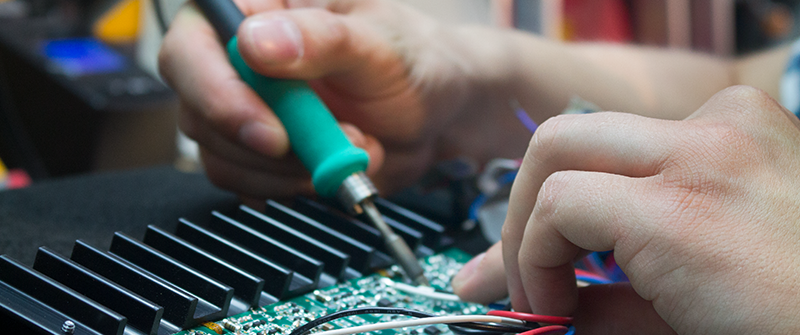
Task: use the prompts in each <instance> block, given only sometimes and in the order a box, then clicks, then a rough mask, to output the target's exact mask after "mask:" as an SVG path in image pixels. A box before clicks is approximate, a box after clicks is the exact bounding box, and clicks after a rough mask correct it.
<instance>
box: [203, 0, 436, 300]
mask: <svg viewBox="0 0 800 335" xmlns="http://www.w3.org/2000/svg"><path fill="white" fill-rule="evenodd" d="M196 3H197V6H198V7H199V8H200V10H201V11H202V12H203V14H204V15H205V16H206V18H207V19H208V20H209V21H210V22H211V24H212V26H214V29H215V30H216V32H217V34H218V35H219V37H220V39H221V40H222V41H223V42H224V41H227V51H228V55H229V58H230V61H231V64H232V65H233V67H234V68H235V69H236V71H237V72H238V73H239V76H240V77H241V78H242V80H243V81H244V82H246V83H247V84H248V85H250V87H251V88H253V90H255V92H256V93H257V94H258V95H259V96H261V98H262V99H263V100H264V102H266V104H267V105H268V106H269V107H270V108H271V109H272V110H273V111H274V112H275V114H276V115H277V116H278V118H279V119H280V120H281V122H282V123H283V126H284V127H285V128H286V132H287V133H288V135H289V142H290V143H291V146H292V150H293V151H294V152H295V154H297V156H298V157H299V158H300V161H302V162H303V165H305V167H306V168H307V169H308V170H309V171H310V172H311V180H312V183H313V184H314V189H315V190H316V191H317V193H318V194H319V195H320V196H323V197H327V198H336V199H338V200H339V201H340V202H341V204H342V205H343V206H344V207H345V208H347V209H348V210H350V211H351V212H353V213H358V214H360V213H363V214H364V215H365V216H366V218H367V219H368V220H369V221H370V222H371V223H372V224H373V225H374V226H375V227H376V228H377V229H378V230H379V231H380V232H381V235H382V237H383V239H384V243H385V244H386V246H387V249H388V250H389V252H390V253H392V256H394V258H395V259H396V260H397V262H398V263H399V264H400V266H401V267H402V268H403V270H404V271H405V273H406V275H408V277H409V278H411V279H412V280H413V281H414V282H415V283H416V284H418V285H428V280H427V279H426V278H425V274H424V273H423V269H422V266H420V264H419V262H418V261H417V258H416V256H414V253H413V252H412V251H411V248H409V247H408V245H407V244H406V242H405V241H404V240H403V239H402V238H400V236H398V235H397V234H395V233H394V231H392V229H391V227H389V225H387V224H386V222H385V221H384V220H383V217H382V216H381V213H380V212H379V211H378V209H377V208H376V207H375V204H374V203H373V199H374V198H375V197H376V196H377V195H378V191H377V189H376V188H375V186H374V185H373V184H372V181H370V180H369V178H368V177H367V175H366V174H365V173H364V171H366V168H367V165H368V163H369V156H368V155H367V152H366V151H364V150H363V149H361V148H358V147H356V146H354V145H353V144H352V143H351V142H350V141H349V140H348V139H347V137H346V136H345V135H344V132H342V130H341V128H339V125H338V123H337V122H336V119H335V118H334V117H333V115H332V114H331V113H330V111H329V110H328V108H327V107H326V106H325V104H324V103H323V102H322V100H321V99H320V98H319V96H318V95H317V94H316V93H315V92H314V91H313V90H312V89H311V87H310V86H308V84H307V83H306V82H304V81H301V80H288V79H275V78H267V77H265V76H262V75H260V74H258V73H255V72H254V71H253V70H252V69H250V67H248V66H247V64H245V62H244V60H243V59H242V57H241V55H240V54H239V48H238V47H237V38H236V31H237V30H238V29H239V25H240V24H241V23H242V21H244V19H245V16H244V14H242V12H241V11H240V10H239V8H238V7H237V6H236V4H234V3H233V1H231V0H196Z"/></svg>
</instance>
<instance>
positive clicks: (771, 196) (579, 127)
mask: <svg viewBox="0 0 800 335" xmlns="http://www.w3.org/2000/svg"><path fill="white" fill-rule="evenodd" d="M799 127H800V122H798V120H797V118H796V117H795V116H793V115H791V114H790V113H788V112H787V111H786V110H785V109H784V108H782V107H781V106H780V105H779V104H778V103H776V102H775V101H774V100H773V99H772V98H770V97H769V96H768V95H767V94H765V93H764V92H762V91H759V90H756V89H753V88H750V87H744V86H739V87H732V88H729V89H726V90H724V91H722V92H720V93H718V94H717V95H715V96H714V97H713V98H711V99H710V100H709V101H708V102H707V103H706V104H705V105H704V106H703V107H701V108H700V109H699V110H698V111H697V112H695V113H694V114H693V115H692V116H690V117H689V118H688V119H686V120H684V121H663V120H655V119H648V118H643V117H639V116H634V115H628V114H619V113H599V114H591V115H580V116H559V117H555V118H553V119H551V120H549V121H547V122H545V123H544V124H543V125H542V126H541V127H540V128H539V129H538V131H537V133H536V134H535V135H534V137H533V139H532V140H531V143H530V147H529V149H528V152H527V154H526V156H525V160H524V163H523V164H522V167H521V170H520V172H519V174H518V177H517V180H516V181H515V183H514V186H513V189H512V193H511V202H510V205H509V212H508V216H507V218H506V222H505V226H504V227H503V240H502V246H501V245H497V246H495V247H493V248H492V249H490V250H489V251H488V252H487V254H485V255H484V256H481V258H482V260H481V259H476V260H475V261H474V262H471V263H470V264H468V265H467V266H465V268H464V269H463V270H462V272H461V273H459V275H457V276H456V279H455V280H454V287H455V288H456V292H457V293H458V294H459V295H461V296H462V297H464V298H466V299H470V300H479V301H490V300H492V299H496V298H498V297H499V296H498V295H499V294H500V293H501V291H502V289H503V288H504V287H502V286H503V285H498V283H505V282H507V285H508V286H507V287H508V293H509V294H510V296H511V301H512V303H513V306H514V308H515V309H517V310H520V311H533V312H535V313H542V314H555V315H569V314H574V316H575V324H576V328H577V329H578V331H579V332H580V333H588V334H594V333H598V334H611V333H620V334H630V333H634V332H635V333H646V334H653V333H672V332H673V331H676V332H678V333H680V334H708V333H715V334H748V333H760V334H793V333H797V332H798V330H800V304H798V303H797V301H798V300H797V297H798V296H800V243H798V237H800V195H799V194H800V193H798V192H797V190H798V189H800V176H798V173H797V171H798V167H800V151H799V150H798V148H800V131H798V129H799ZM501 249H502V255H501ZM601 250H614V257H615V259H616V261H617V263H618V264H619V265H620V267H621V268H622V270H623V271H624V272H625V273H626V274H627V275H628V277H629V278H630V284H615V285H601V286H591V287H588V288H585V289H581V290H578V289H577V288H576V286H575V276H574V272H573V267H572V264H573V261H575V260H576V259H578V258H579V257H581V256H583V255H585V253H586V252H587V251H601ZM501 260H502V261H501ZM503 267H505V271H504V269H503ZM491 285H493V286H495V287H498V286H499V287H500V288H499V289H498V288H495V289H493V290H489V292H484V291H486V290H485V287H486V286H491ZM481 290H484V291H481ZM492 295H494V296H492Z"/></svg>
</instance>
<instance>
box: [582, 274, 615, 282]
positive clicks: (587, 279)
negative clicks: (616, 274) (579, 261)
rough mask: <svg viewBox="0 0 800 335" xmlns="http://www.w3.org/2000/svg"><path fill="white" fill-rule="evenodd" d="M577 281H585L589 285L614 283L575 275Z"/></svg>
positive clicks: (593, 277)
mask: <svg viewBox="0 0 800 335" xmlns="http://www.w3.org/2000/svg"><path fill="white" fill-rule="evenodd" d="M575 279H577V280H580V281H585V282H587V283H589V284H611V283H613V281H611V280H608V279H603V278H598V277H595V276H582V275H575Z"/></svg>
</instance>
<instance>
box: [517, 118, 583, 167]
mask: <svg viewBox="0 0 800 335" xmlns="http://www.w3.org/2000/svg"><path fill="white" fill-rule="evenodd" d="M574 119H575V115H558V116H554V117H551V118H549V119H547V121H545V122H543V123H542V124H541V125H540V126H539V127H538V128H537V129H536V132H535V133H534V134H533V136H532V137H531V141H530V143H529V144H528V151H527V154H526V155H525V156H526V157H528V159H531V160H533V161H535V162H545V161H547V160H548V158H550V157H551V156H552V155H554V154H555V153H554V152H553V151H552V150H550V149H551V148H552V147H553V146H554V144H557V143H558V141H561V140H562V138H563V137H564V136H563V134H564V132H565V130H566V128H567V127H569V126H570V124H572V123H573V120H574Z"/></svg>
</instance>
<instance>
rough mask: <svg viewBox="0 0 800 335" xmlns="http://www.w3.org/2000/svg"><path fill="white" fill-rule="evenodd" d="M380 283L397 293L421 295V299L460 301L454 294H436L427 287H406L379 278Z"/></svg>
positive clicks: (405, 285)
mask: <svg viewBox="0 0 800 335" xmlns="http://www.w3.org/2000/svg"><path fill="white" fill-rule="evenodd" d="M381 282H382V283H384V284H386V286H391V287H393V288H394V289H396V290H398V291H401V292H405V293H410V294H416V295H421V296H423V297H428V298H431V299H439V300H448V301H461V298H459V297H458V296H457V295H455V294H452V293H444V292H436V291H435V290H434V289H433V288H432V287H428V286H413V285H408V284H405V283H399V282H395V281H393V280H391V279H389V278H381Z"/></svg>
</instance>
